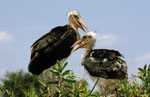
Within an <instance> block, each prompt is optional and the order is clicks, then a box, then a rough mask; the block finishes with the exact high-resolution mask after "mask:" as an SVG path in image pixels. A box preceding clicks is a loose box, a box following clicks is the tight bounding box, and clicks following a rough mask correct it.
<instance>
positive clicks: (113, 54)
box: [89, 49, 123, 59]
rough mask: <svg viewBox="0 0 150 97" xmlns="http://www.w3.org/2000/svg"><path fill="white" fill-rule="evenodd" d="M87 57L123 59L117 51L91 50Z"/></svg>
mask: <svg viewBox="0 0 150 97" xmlns="http://www.w3.org/2000/svg"><path fill="white" fill-rule="evenodd" d="M89 56H92V57H96V58H108V59H113V58H118V57H123V55H122V54H121V53H120V52H119V51H117V50H113V49H93V50H91V51H90V53H89Z"/></svg>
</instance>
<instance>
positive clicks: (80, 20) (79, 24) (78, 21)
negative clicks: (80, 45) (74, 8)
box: [70, 16, 88, 32]
mask: <svg viewBox="0 0 150 97" xmlns="http://www.w3.org/2000/svg"><path fill="white" fill-rule="evenodd" d="M70 21H71V22H72V23H74V24H76V25H77V27H79V28H81V29H82V30H83V31H84V32H86V31H85V29H86V30H87V31H88V28H87V27H86V26H85V24H84V22H83V20H82V19H81V18H78V19H77V18H75V17H74V16H71V17H70ZM84 28H85V29H84Z"/></svg>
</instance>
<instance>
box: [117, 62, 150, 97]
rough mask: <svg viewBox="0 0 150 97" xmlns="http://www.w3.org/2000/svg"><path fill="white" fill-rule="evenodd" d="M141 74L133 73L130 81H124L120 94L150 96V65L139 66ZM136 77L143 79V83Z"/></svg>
mask: <svg viewBox="0 0 150 97" xmlns="http://www.w3.org/2000/svg"><path fill="white" fill-rule="evenodd" d="M138 70H139V74H138V75H132V77H131V80H130V81H123V82H122V83H121V84H120V87H119V89H118V90H119V94H120V96H121V97H141V96H142V97H148V96H150V65H149V66H148V68H147V65H145V66H144V67H143V68H138ZM136 78H139V79H140V80H141V82H142V83H141V84H139V82H137V80H136Z"/></svg>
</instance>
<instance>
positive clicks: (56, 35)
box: [28, 25, 77, 74]
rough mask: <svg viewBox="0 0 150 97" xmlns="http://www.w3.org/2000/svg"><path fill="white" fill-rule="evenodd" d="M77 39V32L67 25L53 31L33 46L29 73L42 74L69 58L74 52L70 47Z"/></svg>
mask: <svg viewBox="0 0 150 97" xmlns="http://www.w3.org/2000/svg"><path fill="white" fill-rule="evenodd" d="M76 39H77V36H76V32H75V31H74V29H72V28H70V27H69V26H67V25H65V26H58V27H56V28H54V29H52V30H51V31H50V32H49V33H47V34H45V35H44V36H42V37H41V38H39V39H38V40H37V41H35V42H34V43H33V45H32V46H31V60H30V63H29V67H28V69H29V71H30V72H31V73H33V74H40V73H42V72H43V71H44V70H45V69H47V68H49V67H50V66H53V65H55V63H56V61H57V60H59V61H60V60H61V59H63V58H66V57H68V56H69V55H70V53H71V50H72V48H70V47H71V46H72V45H73V43H74V42H75V41H76Z"/></svg>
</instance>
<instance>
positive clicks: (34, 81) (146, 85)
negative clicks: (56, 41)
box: [0, 62, 150, 97]
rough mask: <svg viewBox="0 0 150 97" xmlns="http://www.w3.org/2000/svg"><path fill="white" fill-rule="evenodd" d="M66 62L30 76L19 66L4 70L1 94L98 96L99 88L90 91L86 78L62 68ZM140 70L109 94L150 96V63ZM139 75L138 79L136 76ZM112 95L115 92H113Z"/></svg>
mask: <svg viewBox="0 0 150 97" xmlns="http://www.w3.org/2000/svg"><path fill="white" fill-rule="evenodd" d="M67 64H68V63H65V64H64V65H63V64H60V63H59V62H57V66H56V67H52V68H50V69H49V70H48V72H45V73H43V74H41V76H38V77H37V76H33V75H31V74H29V73H24V72H23V71H22V70H21V71H20V72H17V73H7V74H6V78H7V79H2V81H3V84H2V85H0V95H2V97H100V96H99V92H97V91H96V92H94V93H92V94H91V95H90V92H91V90H88V89H87V85H88V83H87V81H86V80H84V79H81V80H78V79H79V78H78V77H76V76H75V75H74V72H73V71H72V70H65V67H66V66H67ZM138 70H139V74H138V75H132V77H131V78H129V81H123V82H121V84H120V85H119V86H118V88H117V92H116V93H115V92H113V93H112V94H111V95H117V94H118V96H119V97H149V96H150V65H149V66H147V65H145V66H144V67H143V68H138ZM51 75H55V76H51ZM136 79H139V80H140V81H139V82H140V83H139V82H138V81H137V80H136ZM112 97H115V96H112Z"/></svg>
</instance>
